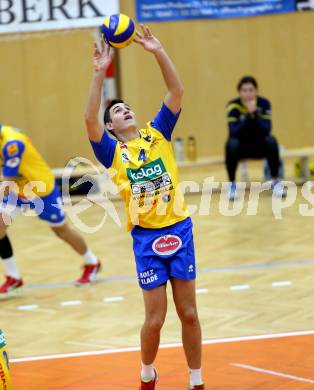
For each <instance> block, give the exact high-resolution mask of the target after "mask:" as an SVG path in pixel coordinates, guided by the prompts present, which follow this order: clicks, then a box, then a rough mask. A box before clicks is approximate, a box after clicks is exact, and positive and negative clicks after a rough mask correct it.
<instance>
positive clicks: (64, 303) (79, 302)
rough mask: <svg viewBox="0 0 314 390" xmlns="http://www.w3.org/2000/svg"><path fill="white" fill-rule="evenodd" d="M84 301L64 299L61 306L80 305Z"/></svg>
mask: <svg viewBox="0 0 314 390" xmlns="http://www.w3.org/2000/svg"><path fill="white" fill-rule="evenodd" d="M81 303H82V302H81V301H63V302H61V303H60V305H61V306H78V305H80V304H81Z"/></svg>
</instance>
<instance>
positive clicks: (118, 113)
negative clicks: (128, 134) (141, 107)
mask: <svg viewBox="0 0 314 390" xmlns="http://www.w3.org/2000/svg"><path fill="white" fill-rule="evenodd" d="M110 117H111V124H112V128H113V130H115V131H121V130H132V129H134V128H136V121H135V113H134V112H133V111H132V110H131V107H130V106H129V105H128V104H126V103H117V104H115V105H114V106H112V107H111V108H110Z"/></svg>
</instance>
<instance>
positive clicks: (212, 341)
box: [10, 330, 314, 363]
mask: <svg viewBox="0 0 314 390" xmlns="http://www.w3.org/2000/svg"><path fill="white" fill-rule="evenodd" d="M307 335H314V330H302V331H297V332H286V333H270V334H262V335H255V336H240V337H226V338H219V339H208V340H203V341H202V344H203V345H208V344H224V343H233V342H238V341H250V340H265V339H277V338H282V337H293V336H307ZM177 347H182V343H173V344H161V345H160V348H162V349H168V348H177ZM140 349H141V348H140V347H127V348H116V349H105V350H102V351H88V352H74V353H64V354H56V355H46V356H32V357H25V358H18V359H10V362H12V363H22V362H31V361H35V360H49V359H64V358H72V357H80V356H94V355H110V354H113V353H122V352H133V351H140Z"/></svg>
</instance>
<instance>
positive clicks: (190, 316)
mask: <svg viewBox="0 0 314 390" xmlns="http://www.w3.org/2000/svg"><path fill="white" fill-rule="evenodd" d="M178 315H179V317H180V320H181V322H183V323H185V324H186V325H195V324H197V323H198V315H197V311H196V308H195V307H186V308H183V309H181V310H178Z"/></svg>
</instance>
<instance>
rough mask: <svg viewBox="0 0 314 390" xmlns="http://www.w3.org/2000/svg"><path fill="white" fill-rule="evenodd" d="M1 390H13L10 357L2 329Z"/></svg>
mask: <svg viewBox="0 0 314 390" xmlns="http://www.w3.org/2000/svg"><path fill="white" fill-rule="evenodd" d="M0 390H12V383H11V377H10V371H9V357H8V352H7V347H6V341H5V338H4V334H3V332H2V330H1V329H0Z"/></svg>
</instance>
